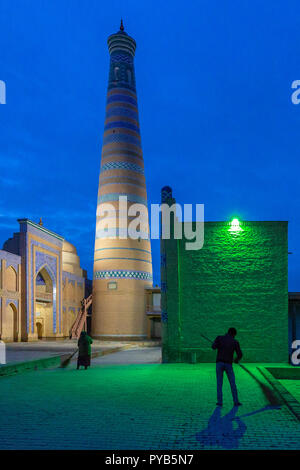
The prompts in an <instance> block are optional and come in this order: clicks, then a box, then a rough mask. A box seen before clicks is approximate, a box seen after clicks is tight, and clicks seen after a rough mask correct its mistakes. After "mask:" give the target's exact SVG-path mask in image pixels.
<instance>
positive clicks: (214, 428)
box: [195, 406, 247, 449]
mask: <svg viewBox="0 0 300 470" xmlns="http://www.w3.org/2000/svg"><path fill="white" fill-rule="evenodd" d="M237 411H238V407H237V406H234V407H233V408H232V409H231V410H230V411H229V413H227V414H226V415H224V416H221V407H220V406H217V408H216V409H215V410H214V412H213V414H212V415H211V417H210V419H209V421H208V424H207V428H206V429H203V430H202V431H200V432H198V433H196V436H195V437H196V440H197V441H198V442H201V444H202V445H204V446H205V447H215V446H216V447H222V448H223V449H236V448H238V446H239V440H240V439H241V438H242V437H243V435H244V434H245V432H246V429H247V426H246V424H245V423H244V422H243V421H242V420H241V419H240V418H239V417H238V416H235V415H236V413H237ZM234 422H236V423H237V428H235V427H234Z"/></svg>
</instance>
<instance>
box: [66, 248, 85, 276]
mask: <svg viewBox="0 0 300 470" xmlns="http://www.w3.org/2000/svg"><path fill="white" fill-rule="evenodd" d="M62 264H63V271H67V272H69V273H73V274H76V275H77V276H82V269H81V267H80V259H79V256H78V255H77V250H76V248H75V246H74V245H72V243H70V242H68V241H67V240H64V242H63V249H62Z"/></svg>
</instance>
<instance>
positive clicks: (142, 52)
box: [0, 0, 300, 291]
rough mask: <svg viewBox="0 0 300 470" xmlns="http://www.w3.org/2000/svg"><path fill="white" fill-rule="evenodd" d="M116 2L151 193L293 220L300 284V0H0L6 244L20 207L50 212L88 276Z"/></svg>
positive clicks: (0, 156)
mask: <svg viewBox="0 0 300 470" xmlns="http://www.w3.org/2000/svg"><path fill="white" fill-rule="evenodd" d="M121 15H122V16H123V19H124V25H125V30H126V31H127V32H128V33H129V34H130V35H132V36H133V37H134V38H135V39H136V41H137V51H136V60H135V68H136V77H137V91H138V99H139V111H140V125H141V132H142V143H143V151H144V159H145V167H146V178H147V185H148V199H149V202H150V203H158V202H159V200H160V189H161V187H162V186H164V185H170V186H172V187H173V193H174V196H175V197H176V199H177V201H178V202H181V203H204V204H205V219H206V220H228V219H229V218H230V217H231V216H232V215H233V214H238V215H239V216H240V217H241V218H242V219H247V220H288V221H289V250H290V251H292V252H293V254H292V255H290V256H289V262H290V264H289V288H290V290H297V291H300V244H299V238H300V211H299V206H300V184H299V181H300V172H299V165H300V164H299V153H300V140H299V136H300V105H298V106H297V105H294V104H292V102H291V93H292V90H291V83H292V82H293V81H294V80H297V79H299V80H300V2H299V1H298V0H297V1H293V0H280V1H276V0H272V1H271V0H264V1H263V2H262V1H261V0H251V1H250V0H249V1H245V0H244V1H242V0H231V1H230V2H229V1H226V0H223V1H221V0H219V1H217V0H201V1H192V2H191V1H190V2H182V1H176V0H172V1H170V0H165V1H164V2H162V1H159V2H156V1H152V2H149V1H148V2H147V1H140V0H136V1H134V0H132V1H123V2H121V1H113V0H110V1H107V2H104V1H100V0H85V1H83V0H0V80H4V81H5V82H6V86H7V104H6V105H0V196H1V197H0V245H1V246H2V242H4V241H5V240H6V239H7V238H8V237H10V236H11V235H12V233H13V232H14V231H17V230H18V224H17V222H16V219H17V218H19V217H28V218H30V219H32V220H34V221H38V220H39V217H40V216H42V217H43V221H44V225H45V226H46V227H47V228H49V229H52V230H54V231H56V232H58V233H59V234H61V235H63V236H64V237H65V238H67V239H68V240H69V241H70V242H72V243H74V244H75V245H76V247H77V249H78V253H79V255H80V258H81V265H82V267H84V268H87V269H88V273H89V276H90V277H91V275H92V260H93V248H94V231H95V212H96V200H97V188H98V173H99V165H100V153H101V143H102V133H103V123H104V111H105V98H106V87H107V78H108V64H109V55H108V50H107V45H106V39H107V36H108V35H109V34H111V33H114V32H116V31H117V30H118V29H119V22H120V17H121ZM152 245H153V261H154V274H155V276H154V281H155V283H158V282H159V243H158V241H155V242H153V244H152ZM1 246H0V247H1Z"/></svg>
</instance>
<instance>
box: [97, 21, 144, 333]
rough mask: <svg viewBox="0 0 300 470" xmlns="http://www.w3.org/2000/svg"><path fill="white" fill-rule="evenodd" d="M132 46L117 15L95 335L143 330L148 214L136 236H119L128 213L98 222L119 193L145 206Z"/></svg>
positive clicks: (100, 203) (102, 172) (116, 205)
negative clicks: (106, 221) (118, 22)
mask: <svg viewBox="0 0 300 470" xmlns="http://www.w3.org/2000/svg"><path fill="white" fill-rule="evenodd" d="M135 48H136V43H135V40H134V39H133V38H131V37H130V36H128V34H127V33H125V31H124V27H123V23H122V21H121V26H120V31H118V32H117V33H116V34H112V35H111V36H109V38H108V49H109V53H110V67H109V79H108V90H107V101H106V116H105V126H104V136H103V146H102V157H101V170H100V179H99V192H98V205H97V221H96V240H95V256H94V280H93V315H92V335H93V336H94V337H99V338H115V339H118V338H128V339H142V338H143V337H145V336H146V318H145V293H144V290H145V287H146V286H152V258H151V245H150V239H149V227H148V225H149V224H148V215H147V223H146V228H145V227H144V228H143V229H142V230H143V231H142V230H141V236H140V238H138V239H132V238H124V235H125V236H126V233H127V232H126V230H125V229H124V222H125V223H126V225H127V226H128V224H129V223H130V221H132V219H134V217H130V216H127V215H125V217H124V216H123V218H121V217H120V219H119V218H118V219H117V220H116V223H115V226H114V227H112V226H111V225H109V226H107V227H105V228H103V223H102V222H103V220H102V216H103V213H102V211H103V204H111V205H112V206H113V207H114V210H115V212H116V214H117V215H120V214H119V213H120V210H119V209H120V207H119V197H120V196H127V205H128V208H130V206H131V205H132V204H135V203H138V204H142V205H143V207H147V192H146V183H145V175H144V162H143V153H142V146H141V137H140V128H139V118H138V108H137V96H136V88H135V73H134V53H135ZM101 209H102V210H101ZM100 213H101V217H100ZM106 216H107V213H106ZM107 220H109V219H107ZM113 220H114V219H113ZM110 224H111V222H110ZM108 235H111V236H110V237H109V238H108ZM120 237H121V238H120ZM145 237H147V238H145Z"/></svg>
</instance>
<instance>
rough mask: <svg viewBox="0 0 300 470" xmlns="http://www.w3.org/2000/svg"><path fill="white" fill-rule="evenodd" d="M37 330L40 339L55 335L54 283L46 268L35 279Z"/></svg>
mask: <svg viewBox="0 0 300 470" xmlns="http://www.w3.org/2000/svg"><path fill="white" fill-rule="evenodd" d="M35 320H36V321H35V328H36V333H37V337H38V339H46V338H47V337H51V336H52V334H53V282H52V279H51V276H50V274H49V273H48V271H47V268H46V267H43V268H42V269H40V271H39V272H38V273H37V275H36V279H35Z"/></svg>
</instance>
